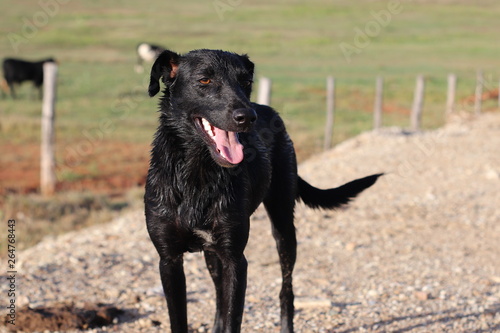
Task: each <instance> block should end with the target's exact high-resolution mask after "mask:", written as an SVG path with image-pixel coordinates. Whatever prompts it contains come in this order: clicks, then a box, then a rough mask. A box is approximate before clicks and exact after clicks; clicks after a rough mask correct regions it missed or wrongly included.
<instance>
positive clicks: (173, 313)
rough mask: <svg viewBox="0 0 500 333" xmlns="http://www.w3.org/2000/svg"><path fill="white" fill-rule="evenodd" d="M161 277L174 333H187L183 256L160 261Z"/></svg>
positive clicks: (163, 258) (164, 258) (165, 258)
mask: <svg viewBox="0 0 500 333" xmlns="http://www.w3.org/2000/svg"><path fill="white" fill-rule="evenodd" d="M160 275H161V282H162V285H163V291H164V293H165V298H166V300H167V306H168V314H169V316H170V328H171V330H172V333H187V331H188V325H187V305H186V277H185V275H184V268H183V259H182V255H180V256H178V257H176V258H170V257H162V258H161V259H160Z"/></svg>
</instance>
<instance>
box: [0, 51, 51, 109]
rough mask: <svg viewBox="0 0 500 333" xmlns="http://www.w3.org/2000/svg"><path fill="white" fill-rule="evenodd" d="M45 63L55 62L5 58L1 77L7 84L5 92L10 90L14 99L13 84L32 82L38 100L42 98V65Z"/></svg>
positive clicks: (49, 59)
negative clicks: (36, 91) (36, 90)
mask: <svg viewBox="0 0 500 333" xmlns="http://www.w3.org/2000/svg"><path fill="white" fill-rule="evenodd" d="M46 62H56V61H55V60H54V59H53V58H48V59H44V60H40V61H35V62H31V61H26V60H21V59H14V58H6V59H4V61H3V77H4V79H5V82H4V86H5V83H6V84H7V87H5V88H6V90H10V94H11V96H12V98H16V93H15V91H14V83H19V84H20V83H22V82H24V81H33V85H34V86H35V87H36V88H37V89H38V92H39V93H38V94H39V98H40V99H41V98H42V85H43V64H44V63H46Z"/></svg>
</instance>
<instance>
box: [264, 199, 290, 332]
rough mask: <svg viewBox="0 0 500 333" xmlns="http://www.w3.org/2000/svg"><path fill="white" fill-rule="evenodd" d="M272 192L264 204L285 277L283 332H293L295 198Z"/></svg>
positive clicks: (281, 297) (281, 294) (283, 283)
mask: <svg viewBox="0 0 500 333" xmlns="http://www.w3.org/2000/svg"><path fill="white" fill-rule="evenodd" d="M270 194H271V195H270V196H269V197H268V198H272V199H268V200H265V201H264V205H265V207H266V210H267V213H268V215H269V218H270V219H271V222H272V231H273V236H274V239H275V240H276V247H277V249H278V254H279V260H280V265H281V274H282V278H283V282H282V286H281V292H280V306H281V333H291V332H293V315H294V307H293V300H294V295H293V286H292V273H293V268H294V266H295V260H296V257H297V239H296V235H295V227H294V225H293V218H294V216H293V211H294V206H295V200H294V199H293V198H292V197H291V193H290V195H286V194H285V195H284V194H283V193H280V194H273V193H270ZM288 196H290V198H288Z"/></svg>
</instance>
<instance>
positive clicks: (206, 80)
mask: <svg viewBox="0 0 500 333" xmlns="http://www.w3.org/2000/svg"><path fill="white" fill-rule="evenodd" d="M198 82H200V83H201V84H209V83H211V82H212V80H210V79H209V78H206V77H205V78H203V79H201V80H198Z"/></svg>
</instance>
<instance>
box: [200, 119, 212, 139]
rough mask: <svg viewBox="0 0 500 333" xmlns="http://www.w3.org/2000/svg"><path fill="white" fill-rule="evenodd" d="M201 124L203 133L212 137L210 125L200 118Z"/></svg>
mask: <svg viewBox="0 0 500 333" xmlns="http://www.w3.org/2000/svg"><path fill="white" fill-rule="evenodd" d="M201 123H202V124H203V129H204V130H205V132H207V133H208V134H209V135H211V136H214V134H213V131H212V125H210V123H209V122H208V120H206V119H205V118H201Z"/></svg>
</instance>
